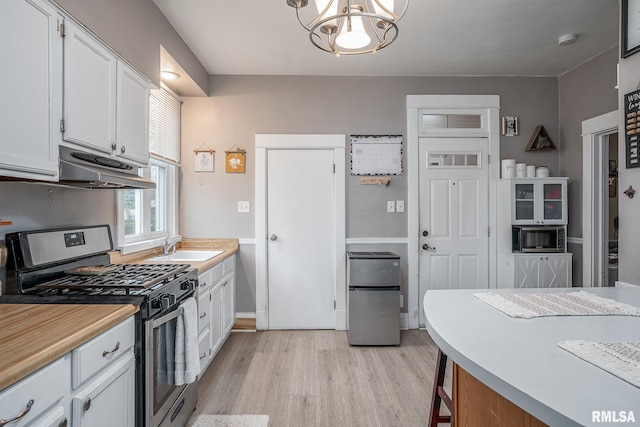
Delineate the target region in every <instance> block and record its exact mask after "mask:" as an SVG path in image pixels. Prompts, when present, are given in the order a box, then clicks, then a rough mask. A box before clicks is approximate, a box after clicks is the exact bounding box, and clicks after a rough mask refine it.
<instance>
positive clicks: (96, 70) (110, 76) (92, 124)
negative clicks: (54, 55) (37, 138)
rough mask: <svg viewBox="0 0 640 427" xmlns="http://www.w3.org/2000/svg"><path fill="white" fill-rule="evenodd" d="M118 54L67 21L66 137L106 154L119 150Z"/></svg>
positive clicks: (65, 57) (65, 46)
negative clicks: (116, 112) (116, 133)
mask: <svg viewBox="0 0 640 427" xmlns="http://www.w3.org/2000/svg"><path fill="white" fill-rule="evenodd" d="M116 70H117V66H116V57H115V56H114V55H113V54H112V53H111V52H110V51H109V50H107V49H106V48H105V47H104V46H103V45H102V43H100V42H99V41H97V40H96V39H94V38H93V37H92V36H91V35H89V34H88V33H86V32H85V31H83V30H82V29H80V27H78V26H77V25H75V24H74V23H73V22H70V21H67V22H66V36H65V44H64V137H63V138H64V140H65V141H69V142H73V143H76V144H79V145H83V146H85V147H89V148H93V149H95V150H99V151H102V152H105V153H111V152H112V151H114V150H115V148H116V147H115V145H114V146H112V144H115V141H116V135H115V124H116V116H115V99H116Z"/></svg>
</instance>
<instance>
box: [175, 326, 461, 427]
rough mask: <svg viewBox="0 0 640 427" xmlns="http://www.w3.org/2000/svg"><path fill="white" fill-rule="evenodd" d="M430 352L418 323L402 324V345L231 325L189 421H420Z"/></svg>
mask: <svg viewBox="0 0 640 427" xmlns="http://www.w3.org/2000/svg"><path fill="white" fill-rule="evenodd" d="M436 357H437V347H436V345H435V344H434V343H433V341H432V340H431V338H430V337H429V335H428V333H427V332H426V331H418V330H411V331H402V345H401V346H400V347H395V346H390V347H351V346H349V344H348V343H347V335H346V332H344V331H266V332H255V333H251V332H238V333H232V334H231V336H230V337H229V338H228V340H227V342H226V343H225V344H224V346H223V347H222V349H221V350H220V352H219V353H218V354H217V356H216V357H215V359H214V361H213V362H212V364H211V365H210V366H209V368H208V369H207V371H206V372H205V374H204V376H203V378H202V379H201V380H200V384H199V389H198V392H199V399H198V407H197V408H196V411H195V412H194V413H193V415H192V416H191V418H190V420H189V423H188V424H187V425H188V426H190V425H191V424H192V423H193V421H194V419H195V418H196V416H197V415H199V414H227V415H231V414H256V415H269V426H301V427H303V426H304V427H313V426H318V427H320V426H322V427H324V426H354V427H359V426H362V427H375V426H380V427H389V426H398V427H400V426H401V427H407V426H409V427H410V426H425V425H427V424H428V420H427V418H428V416H429V404H430V399H431V388H432V386H433V374H434V369H435V361H436ZM450 371H451V369H450V368H449V369H448V371H447V373H448V377H450ZM447 380H448V386H447V388H449V387H450V378H448V379H447Z"/></svg>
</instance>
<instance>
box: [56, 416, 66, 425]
mask: <svg viewBox="0 0 640 427" xmlns="http://www.w3.org/2000/svg"><path fill="white" fill-rule="evenodd" d="M58 427H67V417H64V418H63V419H61V420H60V424H58Z"/></svg>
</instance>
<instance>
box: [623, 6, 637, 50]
mask: <svg viewBox="0 0 640 427" xmlns="http://www.w3.org/2000/svg"><path fill="white" fill-rule="evenodd" d="M621 6H622V22H621V25H620V28H621V30H622V35H621V36H622V37H621V39H620V40H621V43H620V49H621V52H620V56H621V57H623V58H626V57H627V56H631V55H633V54H634V53H636V52H638V51H640V0H622V5H621Z"/></svg>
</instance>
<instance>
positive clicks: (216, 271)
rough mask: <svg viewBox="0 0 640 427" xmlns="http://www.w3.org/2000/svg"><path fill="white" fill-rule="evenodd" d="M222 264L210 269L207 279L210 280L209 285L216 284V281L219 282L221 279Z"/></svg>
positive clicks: (222, 272)
mask: <svg viewBox="0 0 640 427" xmlns="http://www.w3.org/2000/svg"><path fill="white" fill-rule="evenodd" d="M224 265H225V263H224V262H221V263H220V264H218V265H216V266H215V267H212V268H211V269H210V270H209V275H210V276H209V277H210V279H211V284H214V283H216V282H217V281H218V280H220V278H221V277H222V275H223V274H224Z"/></svg>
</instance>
